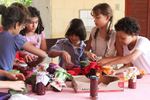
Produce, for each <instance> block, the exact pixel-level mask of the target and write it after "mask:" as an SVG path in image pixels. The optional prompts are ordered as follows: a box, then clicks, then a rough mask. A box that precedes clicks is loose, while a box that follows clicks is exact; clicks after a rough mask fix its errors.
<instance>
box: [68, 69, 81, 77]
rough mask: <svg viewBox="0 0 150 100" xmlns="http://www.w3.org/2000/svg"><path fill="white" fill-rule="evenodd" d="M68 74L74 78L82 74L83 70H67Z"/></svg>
mask: <svg viewBox="0 0 150 100" xmlns="http://www.w3.org/2000/svg"><path fill="white" fill-rule="evenodd" d="M67 72H68V73H69V74H71V75H73V76H75V75H79V74H81V68H72V69H71V70H67Z"/></svg>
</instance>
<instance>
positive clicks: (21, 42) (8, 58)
mask: <svg viewBox="0 0 150 100" xmlns="http://www.w3.org/2000/svg"><path fill="white" fill-rule="evenodd" d="M25 20H26V13H25V12H24V11H23V10H21V9H20V8H19V7H16V6H10V7H8V8H6V9H5V10H4V13H3V14H2V26H3V31H2V32H0V69H1V70H6V71H9V70H12V66H13V62H14V59H15V55H16V52H17V51H18V50H20V49H21V48H22V49H24V50H26V51H28V52H31V53H33V54H35V55H37V56H39V57H40V59H39V60H37V62H38V63H40V62H42V61H43V60H44V58H45V57H46V56H47V54H46V53H45V52H44V51H42V50H40V49H38V48H36V47H34V46H33V45H32V44H31V43H29V42H27V41H26V39H25V38H23V37H22V36H21V35H19V32H20V30H22V28H23V27H24V22H25ZM15 76H16V77H17V75H15ZM16 79H17V78H16Z"/></svg>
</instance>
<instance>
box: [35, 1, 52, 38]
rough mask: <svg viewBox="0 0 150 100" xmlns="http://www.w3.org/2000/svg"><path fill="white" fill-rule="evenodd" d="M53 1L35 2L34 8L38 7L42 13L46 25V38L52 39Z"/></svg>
mask: <svg viewBox="0 0 150 100" xmlns="http://www.w3.org/2000/svg"><path fill="white" fill-rule="evenodd" d="M50 1H51V0H33V2H32V6H34V7H36V8H37V9H38V10H39V11H40V13H41V18H42V21H43V24H44V28H45V30H44V32H45V34H46V38H50V34H51V30H52V29H51V18H52V17H51V3H50Z"/></svg>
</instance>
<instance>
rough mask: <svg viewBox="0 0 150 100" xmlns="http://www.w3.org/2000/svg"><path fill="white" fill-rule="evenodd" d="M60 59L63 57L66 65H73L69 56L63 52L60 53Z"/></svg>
mask: <svg viewBox="0 0 150 100" xmlns="http://www.w3.org/2000/svg"><path fill="white" fill-rule="evenodd" d="M62 57H63V59H64V60H65V62H66V64H67V65H74V64H73V63H72V61H71V56H70V55H69V53H68V52H66V51H63V52H62Z"/></svg>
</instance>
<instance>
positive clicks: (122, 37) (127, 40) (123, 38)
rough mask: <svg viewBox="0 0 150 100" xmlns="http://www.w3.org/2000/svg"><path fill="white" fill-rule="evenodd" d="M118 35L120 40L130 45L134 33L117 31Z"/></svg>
mask: <svg viewBox="0 0 150 100" xmlns="http://www.w3.org/2000/svg"><path fill="white" fill-rule="evenodd" d="M117 36H118V39H119V42H120V43H121V44H123V45H129V44H130V43H131V42H132V40H133V36H132V35H128V34H126V33H125V32H123V31H117Z"/></svg>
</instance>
